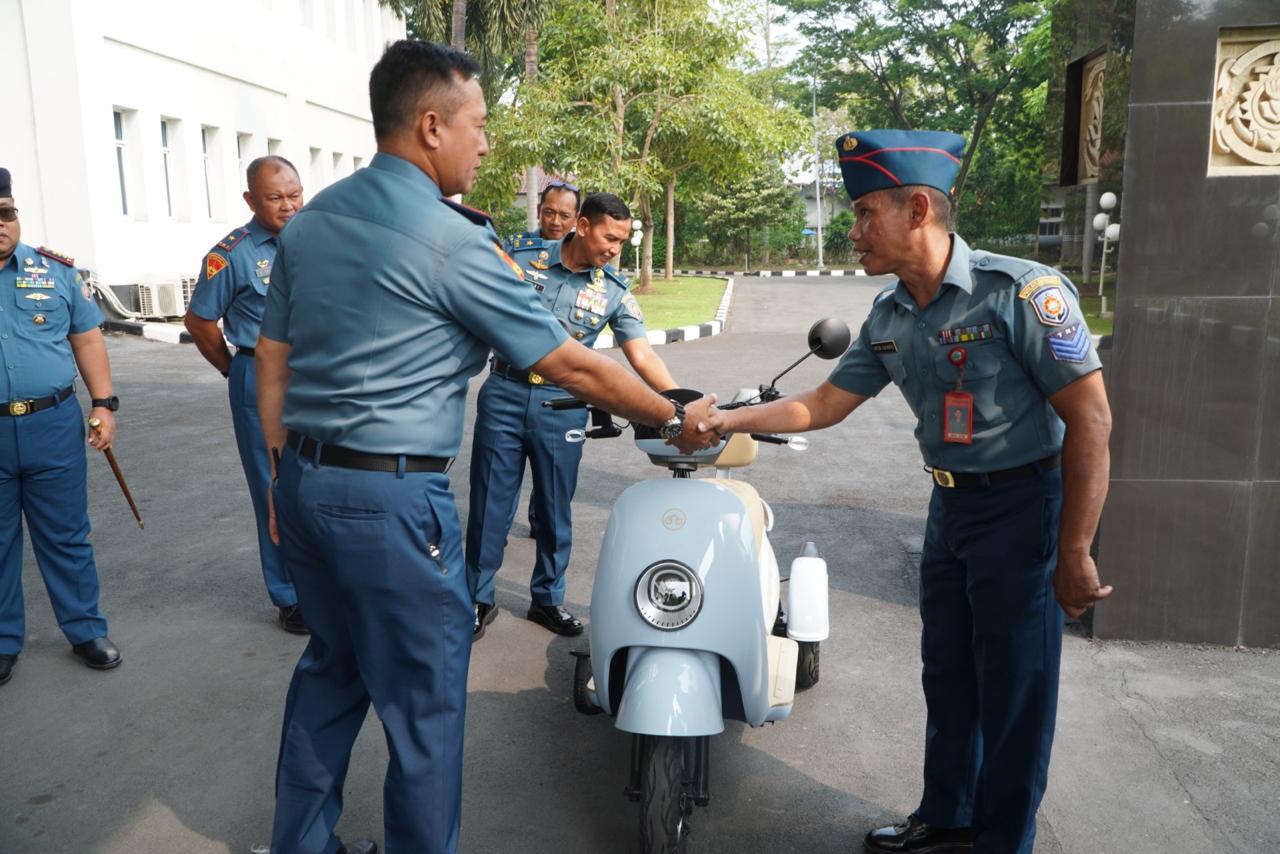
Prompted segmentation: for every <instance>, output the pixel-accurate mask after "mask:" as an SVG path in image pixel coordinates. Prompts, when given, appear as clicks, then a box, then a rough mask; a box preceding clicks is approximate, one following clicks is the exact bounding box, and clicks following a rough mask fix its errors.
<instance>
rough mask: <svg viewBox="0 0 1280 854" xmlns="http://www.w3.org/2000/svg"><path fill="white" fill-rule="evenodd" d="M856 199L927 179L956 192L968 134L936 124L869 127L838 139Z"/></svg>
mask: <svg viewBox="0 0 1280 854" xmlns="http://www.w3.org/2000/svg"><path fill="white" fill-rule="evenodd" d="M836 151H837V152H838V154H839V157H840V172H841V173H842V174H843V175H844V188H845V191H846V192H848V194H849V199H850V201H857V200H858V199H860V198H862V197H863V196H865V195H867V194H868V193H874V192H875V191H876V190H888V189H892V188H893V187H904V186H907V185H908V184H923V185H924V186H926V187H933V188H935V189H938V190H941V191H942V192H944V193H946V194H948V195H950V194H951V189H952V187H953V186H954V184H955V180H956V175H957V174H958V173H959V172H960V158H961V157H963V156H964V137H962V136H960V135H959V134H954V133H945V132H943V131H933V130H864V131H853V132H851V133H846V134H845V135H844V136H842V137H840V138H839V139H837V140H836Z"/></svg>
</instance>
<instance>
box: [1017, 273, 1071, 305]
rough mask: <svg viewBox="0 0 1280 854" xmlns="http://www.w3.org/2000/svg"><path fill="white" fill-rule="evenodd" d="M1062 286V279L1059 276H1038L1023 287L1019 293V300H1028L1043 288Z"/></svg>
mask: <svg viewBox="0 0 1280 854" xmlns="http://www.w3.org/2000/svg"><path fill="white" fill-rule="evenodd" d="M1060 284H1062V279H1060V278H1058V277H1057V276H1037V277H1036V278H1034V279H1032V280H1031V281H1029V282H1027V283H1026V284H1025V285H1023V286H1022V289H1021V290H1020V291H1018V299H1027V298H1028V297H1030V296H1031V295H1032V294H1034V293H1035V292H1036V291H1038V290H1040V289H1041V288H1047V287H1049V286H1050V285H1060Z"/></svg>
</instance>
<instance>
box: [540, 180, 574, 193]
mask: <svg viewBox="0 0 1280 854" xmlns="http://www.w3.org/2000/svg"><path fill="white" fill-rule="evenodd" d="M547 190H568V191H569V192H571V193H576V192H578V185H577V184H570V183H569V182H568V181H562V180H560V179H559V178H553V179H552V180H550V181H548V182H547V183H546V186H544V187H543V188H542V192H544V193H545V192H546V191H547Z"/></svg>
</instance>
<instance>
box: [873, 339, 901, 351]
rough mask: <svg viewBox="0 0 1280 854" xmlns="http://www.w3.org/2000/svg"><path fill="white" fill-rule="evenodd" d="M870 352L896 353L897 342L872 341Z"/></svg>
mask: <svg viewBox="0 0 1280 854" xmlns="http://www.w3.org/2000/svg"><path fill="white" fill-rule="evenodd" d="M871 352H872V353H896V352H898V342H897V341H893V340H890V341H872V342H871Z"/></svg>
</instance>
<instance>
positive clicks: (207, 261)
mask: <svg viewBox="0 0 1280 854" xmlns="http://www.w3.org/2000/svg"><path fill="white" fill-rule="evenodd" d="M218 245H219V246H221V245H222V244H218ZM225 269H227V259H226V258H223V257H222V256H221V255H219V254H218V253H217V252H210V253H209V254H208V255H206V256H205V258H204V277H205V278H206V279H212V278H213V277H214V276H216V275H218V274H219V273H221V272H222V271H223V270H225Z"/></svg>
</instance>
